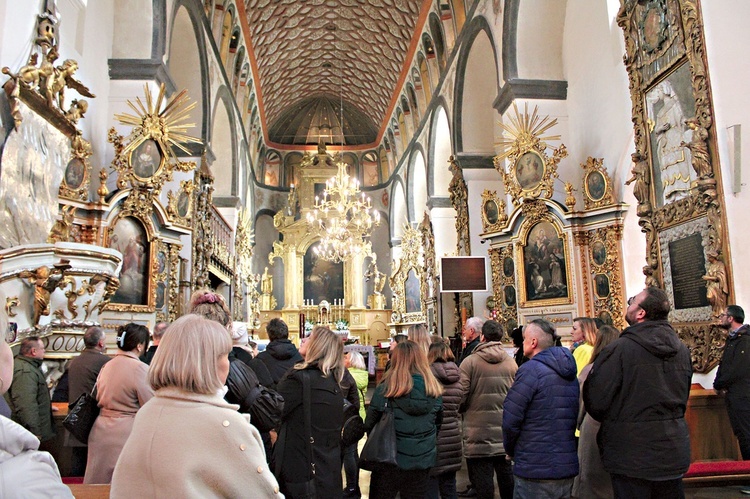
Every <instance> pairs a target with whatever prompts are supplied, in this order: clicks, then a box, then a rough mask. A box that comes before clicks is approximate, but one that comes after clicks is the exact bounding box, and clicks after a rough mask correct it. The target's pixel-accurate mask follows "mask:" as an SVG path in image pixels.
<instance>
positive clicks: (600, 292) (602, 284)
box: [594, 274, 609, 298]
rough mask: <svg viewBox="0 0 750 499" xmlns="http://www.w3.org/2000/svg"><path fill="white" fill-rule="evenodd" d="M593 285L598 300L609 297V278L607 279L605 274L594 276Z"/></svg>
mask: <svg viewBox="0 0 750 499" xmlns="http://www.w3.org/2000/svg"><path fill="white" fill-rule="evenodd" d="M594 284H595V286H594V289H595V290H596V296H598V297H599V298H606V297H607V296H609V277H607V275H606V274H596V275H595V276H594Z"/></svg>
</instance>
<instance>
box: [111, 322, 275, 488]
mask: <svg viewBox="0 0 750 499" xmlns="http://www.w3.org/2000/svg"><path fill="white" fill-rule="evenodd" d="M226 333H227V332H226V330H225V329H224V328H223V327H221V326H220V325H219V324H217V323H216V322H215V321H211V320H207V319H205V318H203V317H200V316H197V315H185V316H183V317H181V318H180V319H178V320H177V321H175V322H174V324H172V325H171V326H170V327H169V328H168V329H167V331H166V332H165V333H164V336H163V337H162V339H161V342H160V343H159V348H158V350H157V351H156V355H154V359H153V362H152V363H151V368H150V370H149V373H148V380H149V384H150V385H151V387H152V388H153V389H154V390H155V391H156V393H155V395H154V398H153V399H152V401H151V403H150V404H148V405H146V406H145V407H143V409H141V410H140V411H139V412H138V415H137V416H136V418H135V423H134V425H133V433H132V438H129V439H128V441H127V443H126V444H125V447H124V449H123V450H122V454H121V455H120V459H119V461H118V462H117V466H116V467H115V472H114V476H113V477H112V490H111V497H113V498H117V497H196V498H198V497H200V498H203V497H241V496H245V495H247V494H248V491H252V493H253V494H254V496H257V497H273V496H274V495H275V494H276V493H277V492H278V490H279V489H278V484H277V483H276V479H275V478H274V476H273V474H272V473H271V470H270V469H269V468H268V466H267V465H266V456H265V452H264V451H263V442H262V441H261V438H260V434H259V433H258V430H257V429H256V428H255V427H254V426H252V425H251V424H250V422H249V418H248V416H247V415H243V414H239V413H238V412H237V406H236V405H232V404H229V403H227V402H226V401H224V400H223V398H222V388H223V386H224V382H225V380H226V377H227V374H228V372H229V359H228V354H229V351H230V350H231V349H232V340H231V338H230V337H229V335H228V334H226ZM207 456H208V458H207ZM165 463H169V465H168V466H165ZM248 470H252V472H249V471H248Z"/></svg>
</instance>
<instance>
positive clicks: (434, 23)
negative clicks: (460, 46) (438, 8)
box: [429, 12, 446, 73]
mask: <svg viewBox="0 0 750 499" xmlns="http://www.w3.org/2000/svg"><path fill="white" fill-rule="evenodd" d="M429 25H430V32H432V40H433V42H434V44H435V53H436V55H437V60H438V63H439V65H440V72H441V73H442V72H443V71H445V64H446V55H445V52H446V50H445V38H444V37H443V26H442V24H441V23H440V19H439V18H438V16H437V14H435V13H434V12H432V13H430V17H429Z"/></svg>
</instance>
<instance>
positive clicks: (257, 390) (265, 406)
mask: <svg viewBox="0 0 750 499" xmlns="http://www.w3.org/2000/svg"><path fill="white" fill-rule="evenodd" d="M227 388H229V393H228V397H227V401H228V402H230V403H235V404H239V406H240V412H243V413H245V414H250V423H251V424H252V425H253V426H255V427H256V428H258V430H259V431H262V432H266V431H270V430H273V429H274V428H277V427H278V426H279V424H280V423H281V412H282V411H283V409H284V397H282V396H281V394H279V393H278V392H276V391H275V390H272V389H270V388H266V387H265V386H263V385H261V384H260V382H259V381H258V377H257V376H256V375H255V372H254V371H253V370H252V368H250V367H248V365H247V364H245V363H244V362H242V361H241V360H235V361H233V362H230V364H229V375H228V376H227Z"/></svg>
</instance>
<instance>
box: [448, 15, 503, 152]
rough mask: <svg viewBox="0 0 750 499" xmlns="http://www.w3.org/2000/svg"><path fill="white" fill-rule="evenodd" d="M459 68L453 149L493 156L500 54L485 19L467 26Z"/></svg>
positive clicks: (478, 19)
mask: <svg viewBox="0 0 750 499" xmlns="http://www.w3.org/2000/svg"><path fill="white" fill-rule="evenodd" d="M466 29H467V33H466V35H468V38H467V39H466V42H465V43H462V45H461V48H460V52H459V54H458V66H457V68H456V83H455V85H456V89H455V93H454V95H455V96H456V97H455V100H454V102H453V148H454V150H455V152H481V153H490V154H492V153H494V133H493V130H494V126H495V123H494V121H495V119H496V117H497V114H496V112H495V109H494V107H493V104H494V103H495V99H496V97H497V94H498V77H497V72H496V71H491V72H488V71H487V68H497V53H496V52H495V44H494V42H493V39H492V30H491V29H490V26H489V25H488V24H487V21H486V20H485V19H484V18H483V17H481V16H480V17H477V18H475V19H474V20H473V21H472V22H471V24H470V25H469V26H467V27H466Z"/></svg>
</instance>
